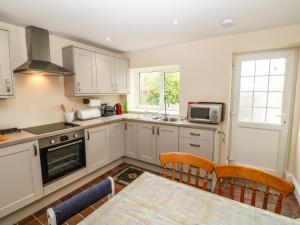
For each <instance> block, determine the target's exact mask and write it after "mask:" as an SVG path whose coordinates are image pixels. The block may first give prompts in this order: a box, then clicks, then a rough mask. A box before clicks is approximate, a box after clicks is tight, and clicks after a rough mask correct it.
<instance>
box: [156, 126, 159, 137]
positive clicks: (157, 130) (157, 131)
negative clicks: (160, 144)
mask: <svg viewBox="0 0 300 225" xmlns="http://www.w3.org/2000/svg"><path fill="white" fill-rule="evenodd" d="M156 133H157V135H159V127H157V129H156Z"/></svg>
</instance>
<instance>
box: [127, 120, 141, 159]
mask: <svg viewBox="0 0 300 225" xmlns="http://www.w3.org/2000/svg"><path fill="white" fill-rule="evenodd" d="M125 144H126V145H125V154H126V156H128V157H130V158H133V159H137V158H138V123H137V122H131V121H126V122H125Z"/></svg>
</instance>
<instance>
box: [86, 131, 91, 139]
mask: <svg viewBox="0 0 300 225" xmlns="http://www.w3.org/2000/svg"><path fill="white" fill-rule="evenodd" d="M86 135H87V137H86V140H90V132H89V131H87V132H86Z"/></svg>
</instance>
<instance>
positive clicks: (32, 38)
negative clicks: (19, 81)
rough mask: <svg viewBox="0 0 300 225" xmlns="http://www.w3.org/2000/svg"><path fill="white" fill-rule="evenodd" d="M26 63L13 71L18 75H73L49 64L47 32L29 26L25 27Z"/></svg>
mask: <svg viewBox="0 0 300 225" xmlns="http://www.w3.org/2000/svg"><path fill="white" fill-rule="evenodd" d="M26 45H27V56H28V61H27V62H25V63H23V64H22V65H21V66H19V67H17V68H16V69H15V70H14V73H19V74H42V75H52V76H61V75H72V74H73V73H72V72H71V71H69V70H67V69H65V68H63V67H61V66H58V65H56V64H54V63H52V62H50V46H49V32H48V31H47V30H44V29H41V28H38V27H33V26H29V27H26Z"/></svg>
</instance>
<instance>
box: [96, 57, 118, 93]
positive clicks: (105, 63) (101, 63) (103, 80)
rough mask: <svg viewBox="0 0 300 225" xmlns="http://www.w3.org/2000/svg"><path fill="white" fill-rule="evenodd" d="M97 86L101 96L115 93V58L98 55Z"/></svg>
mask: <svg viewBox="0 0 300 225" xmlns="http://www.w3.org/2000/svg"><path fill="white" fill-rule="evenodd" d="M96 66H97V86H98V92H99V93H100V94H111V93H113V92H114V90H113V88H114V86H113V80H112V75H113V74H112V67H113V58H112V57H110V56H107V55H102V54H96Z"/></svg>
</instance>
